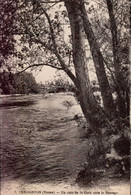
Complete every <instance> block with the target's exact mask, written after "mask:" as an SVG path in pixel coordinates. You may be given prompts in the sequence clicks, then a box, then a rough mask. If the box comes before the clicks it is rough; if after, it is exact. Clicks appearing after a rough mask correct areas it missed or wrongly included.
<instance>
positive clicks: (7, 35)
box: [0, 0, 18, 69]
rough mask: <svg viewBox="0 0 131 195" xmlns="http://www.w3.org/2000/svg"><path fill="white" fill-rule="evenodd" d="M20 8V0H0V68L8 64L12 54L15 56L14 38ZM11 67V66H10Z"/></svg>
mask: <svg viewBox="0 0 131 195" xmlns="http://www.w3.org/2000/svg"><path fill="white" fill-rule="evenodd" d="M17 8H18V0H16V1H15V2H14V1H12V0H5V1H2V0H0V13H1V14H0V45H1V47H0V68H2V67H3V65H4V66H7V63H6V62H7V59H8V57H9V56H10V55H14V56H15V43H16V40H15V38H14V33H16V32H15V30H16V29H15V27H14V21H15V12H16V10H17ZM7 68H9V67H8V66H7ZM9 69H10V68H9Z"/></svg>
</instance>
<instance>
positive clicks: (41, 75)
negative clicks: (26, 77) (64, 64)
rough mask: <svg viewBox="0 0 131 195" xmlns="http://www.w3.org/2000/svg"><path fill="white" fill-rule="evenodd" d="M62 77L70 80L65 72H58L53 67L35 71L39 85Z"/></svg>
mask: <svg viewBox="0 0 131 195" xmlns="http://www.w3.org/2000/svg"><path fill="white" fill-rule="evenodd" d="M59 75H61V77H62V78H66V79H68V76H67V75H66V74H65V73H64V72H63V71H58V70H56V69H54V68H51V67H47V66H45V67H43V69H42V70H41V71H39V72H38V71H33V76H34V77H35V79H36V81H37V83H40V82H41V83H43V84H44V83H45V82H46V81H51V80H54V79H55V78H58V77H59Z"/></svg>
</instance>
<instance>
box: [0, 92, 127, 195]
mask: <svg viewBox="0 0 131 195" xmlns="http://www.w3.org/2000/svg"><path fill="white" fill-rule="evenodd" d="M0 101H1V102H0V106H1V116H0V117H1V124H0V126H1V130H2V132H1V146H2V147H1V148H2V149H1V150H2V191H1V192H2V195H5V194H7V195H10V194H11V195H15V194H30V193H31V191H34V193H33V192H32V193H33V194H35V190H36V191H37V190H38V189H39V191H41V193H42V192H43V191H47V193H45V194H48V192H50V191H53V192H54V191H55V190H57V189H58V190H57V191H58V192H59V193H58V194H61V192H62V191H65V193H66V194H67V191H68V194H69V192H71V193H70V194H72V193H75V190H76V192H78V194H79V192H80V191H81V190H82V191H83V194H84V190H85V192H86V193H87V192H88V189H90V190H91V193H92V194H93V192H97V191H98V189H99V191H100V189H103V191H105V190H110V191H111V190H113V191H114V192H119V193H117V194H120V193H121V192H122V190H123V189H124V190H126V191H125V192H126V193H125V194H126V195H128V194H129V193H128V192H129V183H128V182H126V181H125V182H123V181H122V182H121V180H120V179H119V180H117V182H116V181H115V180H114V179H113V178H112V179H111V178H110V179H101V180H98V181H97V182H96V183H94V184H93V185H92V187H80V186H79V185H78V184H76V182H75V180H76V178H77V175H78V173H79V172H80V171H81V169H82V165H83V163H84V162H87V156H88V155H89V152H90V151H89V148H90V147H91V146H89V145H90V143H89V140H88V139H87V138H86V137H85V133H86V132H85V129H84V128H83V129H80V128H79V127H78V123H77V122H76V120H75V118H74V116H76V115H79V116H81V115H82V112H81V109H80V107H79V105H78V103H77V102H76V100H75V98H74V96H73V94H70V93H59V94H50V95H47V96H46V97H45V96H44V97H43V95H33V96H32V95H31V96H30V95H27V96H18V97H4V98H1V99H0ZM21 102H24V103H25V102H26V103H27V102H30V103H28V104H22V103H21ZM114 181H115V182H114ZM113 182H114V183H113ZM24 191H25V192H24ZM28 191H29V193H26V192H28ZM63 193H64V192H63ZM122 195H124V194H122Z"/></svg>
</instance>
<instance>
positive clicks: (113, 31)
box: [106, 0, 128, 116]
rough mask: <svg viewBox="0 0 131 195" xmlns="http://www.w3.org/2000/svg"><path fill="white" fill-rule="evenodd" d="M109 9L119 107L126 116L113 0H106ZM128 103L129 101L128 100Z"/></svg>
mask: <svg viewBox="0 0 131 195" xmlns="http://www.w3.org/2000/svg"><path fill="white" fill-rule="evenodd" d="M106 3H107V9H108V13H109V18H110V25H111V34H112V46H113V60H114V63H113V64H114V69H115V78H116V93H117V96H118V107H119V111H120V113H121V114H122V115H123V116H124V115H125V114H126V106H125V100H124V98H123V97H122V92H121V91H122V90H121V82H122V80H123V79H122V74H121V70H120V69H121V64H120V59H119V55H120V54H119V42H118V37H117V25H116V21H115V17H114V12H113V4H112V2H111V0H106ZM127 103H128V102H127Z"/></svg>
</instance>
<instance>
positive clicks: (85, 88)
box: [15, 0, 125, 135]
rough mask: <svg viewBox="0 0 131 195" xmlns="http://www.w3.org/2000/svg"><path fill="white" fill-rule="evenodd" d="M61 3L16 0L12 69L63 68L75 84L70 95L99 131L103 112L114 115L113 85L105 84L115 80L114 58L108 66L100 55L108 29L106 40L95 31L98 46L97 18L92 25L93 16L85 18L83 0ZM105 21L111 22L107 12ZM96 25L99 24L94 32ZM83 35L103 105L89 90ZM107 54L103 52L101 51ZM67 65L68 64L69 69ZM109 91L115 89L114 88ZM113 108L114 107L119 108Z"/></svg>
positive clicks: (93, 126)
mask: <svg viewBox="0 0 131 195" xmlns="http://www.w3.org/2000/svg"><path fill="white" fill-rule="evenodd" d="M62 2H64V4H63V3H61V1H59V2H58V1H56V2H54V1H50V2H48V1H47V2H44V1H41V0H38V1H23V0H19V3H18V9H17V10H16V12H15V20H16V21H15V28H16V29H17V30H16V32H17V33H16V35H17V36H16V38H17V42H18V43H19V49H18V51H17V60H16V67H17V70H22V71H25V70H27V69H28V68H30V69H31V70H34V69H35V68H36V67H37V68H39V70H40V69H41V68H42V67H43V66H50V67H52V68H56V69H57V70H63V71H64V72H65V73H66V74H67V75H68V77H70V79H71V80H72V81H73V83H74V85H75V87H76V94H77V97H78V99H79V102H80V105H81V108H82V111H83V113H84V115H85V118H86V120H87V121H88V122H89V123H90V126H91V128H92V129H93V130H94V131H95V130H96V127H97V130H98V134H99V135H100V134H101V133H100V128H101V120H100V118H103V116H104V114H105V113H106V116H107V117H108V116H112V113H113V116H114V113H115V111H116V108H115V106H114V100H113V98H112V91H113V90H112V89H111V84H112V83H113V84H114V83H115V82H116V80H117V79H116V78H115V77H114V75H116V69H115V68H114V62H113V65H112V66H109V65H110V62H109V63H107V61H108V60H107V59H108V58H107V56H108V55H105V52H104V50H105V45H106V46H107V48H108V49H107V50H110V51H111V52H110V53H113V49H112V48H113V47H111V41H110V40H113V39H112V38H113V35H114V32H113V33H112V34H111V37H110V39H109V40H107V39H106V37H105V35H104V36H102V35H101V38H100V40H102V41H103V42H105V43H106V44H105V45H104V46H103V47H102V43H101V44H100V43H99V41H98V38H99V37H100V33H99V34H98V33H97V30H96V28H98V25H99V23H100V22H99V21H98V24H97V22H96V21H94V20H91V19H90V18H89V17H88V15H87V10H86V4H85V1H84V0H77V1H74V0H70V1H68V0H64V1H62ZM57 3H58V4H57ZM64 5H65V7H64ZM104 5H106V4H104ZM54 6H56V7H55V9H57V11H55V12H53V11H54V10H53V7H54ZM65 8H66V9H65ZM121 9H122V8H121ZM52 10H53V11H52ZM106 14H107V7H106ZM104 20H105V21H106V20H107V18H104ZM108 20H109V21H111V19H110V17H109V18H108ZM90 21H93V22H92V23H91V22H90ZM65 22H66V24H68V26H70V32H69V36H68V37H66V38H65V37H64V36H63V33H64V28H63V25H64V24H63V23H65ZM102 30H103V29H102V28H101V29H100V32H102ZM111 32H112V31H111ZM119 32H120V30H119ZM101 34H102V33H101ZM18 35H19V36H18ZM98 35H99V37H98ZM86 40H88V43H89V46H90V50H91V57H92V59H93V62H94V66H95V69H96V74H97V78H98V82H99V86H100V90H101V94H102V98H103V103H104V110H103V108H101V107H100V106H99V105H97V101H96V100H95V97H94V95H93V93H92V91H91V86H90V78H89V73H88V68H89V67H88V60H87V56H86V53H87V52H86V48H87V46H86V44H85V41H86ZM105 40H106V41H105ZM107 43H108V44H107ZM108 53H109V51H108V52H107V53H106V54H108ZM105 56H106V58H105ZM110 58H112V56H111V57H110ZM110 61H111V60H110ZM17 65H18V66H17ZM72 67H74V69H75V73H73V71H72ZM108 70H109V71H110V73H111V77H110V75H109V74H108ZM122 74H123V73H122ZM114 78H115V80H114ZM109 80H110V82H109ZM115 91H117V90H116V89H115ZM124 106H125V105H124ZM118 111H120V107H119V110H118ZM103 113H104V114H103ZM124 116H125V115H124Z"/></svg>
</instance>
